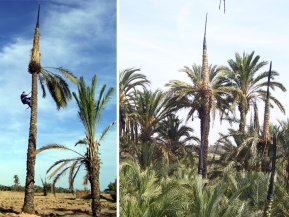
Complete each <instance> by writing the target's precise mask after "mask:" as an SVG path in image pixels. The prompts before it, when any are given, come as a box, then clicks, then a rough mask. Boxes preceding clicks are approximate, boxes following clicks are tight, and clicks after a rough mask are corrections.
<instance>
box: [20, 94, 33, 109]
mask: <svg viewBox="0 0 289 217" xmlns="http://www.w3.org/2000/svg"><path fill="white" fill-rule="evenodd" d="M29 94H30V93H25V91H23V92H22V94H21V96H20V99H21V102H22V103H23V104H27V105H29V107H30V108H31V97H28V95H29Z"/></svg>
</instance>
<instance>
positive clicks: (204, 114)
mask: <svg viewBox="0 0 289 217" xmlns="http://www.w3.org/2000/svg"><path fill="white" fill-rule="evenodd" d="M203 48H204V50H203V62H202V65H197V64H193V66H192V67H191V68H190V67H184V69H182V70H181V71H182V72H184V73H186V75H187V77H188V78H189V79H187V80H188V81H189V82H188V81H186V82H184V81H180V80H173V81H170V82H169V83H168V84H167V85H166V86H167V87H169V89H168V90H167V91H161V90H156V91H152V90H150V88H149V83H150V82H149V80H148V79H147V78H146V76H145V75H143V74H141V73H140V70H138V69H126V70H124V71H122V72H120V84H119V96H120V102H119V112H120V114H119V118H120V119H119V121H120V161H121V162H120V216H122V217H135V216H146V217H150V216H151V217H153V216H170V217H173V216H192V217H213V216H214V217H220V216H221V217H225V216H227V217H231V216H239V217H241V216H244V217H247V216H288V210H289V209H288V199H289V160H288V159H289V158H288V157H289V156H288V150H289V149H288V147H289V141H288V138H289V134H288V133H289V127H288V126H289V119H288V120H287V121H279V124H277V125H272V124H271V125H270V109H271V108H274V107H273V106H274V105H277V107H278V108H279V109H280V110H281V111H282V112H285V109H284V107H283V106H282V104H281V102H280V101H279V100H278V99H277V98H276V97H274V96H273V94H271V93H270V91H271V90H275V89H280V90H281V91H286V88H285V87H284V86H283V85H282V84H281V83H279V82H278V81H276V79H277V77H278V73H277V72H276V71H273V70H272V69H271V68H272V63H271V64H270V68H269V70H268V71H265V72H264V71H263V72H261V70H264V68H265V66H266V65H267V61H261V60H260V56H258V55H256V56H255V53H254V52H251V53H249V54H247V53H245V52H244V53H243V55H242V56H241V55H240V54H238V53H236V55H235V60H233V59H229V60H228V64H229V66H213V65H209V64H208V54H207V46H206V35H205V36H204V43H203ZM260 102H263V103H265V112H264V122H263V128H261V127H260V123H259V122H260V120H259V115H260V114H259V110H258V107H260ZM250 109H252V112H253V114H254V115H253V116H254V117H253V118H252V119H251V121H250V123H248V121H247V114H248V112H249V110H250ZM180 111H183V112H187V118H186V122H183V121H182V120H181V119H180V117H179V112H180ZM215 117H219V118H220V120H221V121H227V122H229V123H230V124H231V128H229V129H227V133H220V138H219V139H218V140H217V141H216V142H215V144H213V145H211V146H210V147H209V143H208V139H209V132H210V130H211V121H212V120H214V118H215ZM196 119H199V121H200V136H198V135H195V134H194V130H193V129H192V128H191V127H189V126H188V124H191V123H192V122H195V121H198V120H196ZM273 136H274V139H273Z"/></svg>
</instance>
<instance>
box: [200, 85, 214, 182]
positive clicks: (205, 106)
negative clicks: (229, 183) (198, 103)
mask: <svg viewBox="0 0 289 217" xmlns="http://www.w3.org/2000/svg"><path fill="white" fill-rule="evenodd" d="M211 106H212V90H211V88H210V87H209V86H208V85H204V87H203V90H202V108H201V114H200V116H201V146H202V147H201V148H200V154H199V155H200V156H202V158H203V162H202V163H203V168H202V175H203V178H204V179H206V178H207V176H208V147H209V132H210V121H211V118H210V111H211ZM199 163H201V158H199ZM200 168H201V166H200Z"/></svg>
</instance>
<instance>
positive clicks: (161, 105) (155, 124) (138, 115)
mask: <svg viewBox="0 0 289 217" xmlns="http://www.w3.org/2000/svg"><path fill="white" fill-rule="evenodd" d="M135 103H136V108H135V119H136V120H137V123H138V124H139V126H140V140H141V141H142V142H147V141H152V140H153V135H154V134H155V133H156V132H158V129H159V128H160V127H161V121H162V120H165V118H167V117H168V116H170V115H171V114H172V112H173V111H175V102H174V101H173V100H171V99H170V98H169V97H168V96H167V95H166V94H165V93H163V92H162V91H160V90H156V91H148V90H144V91H143V92H141V91H138V92H137V94H136V98H135Z"/></svg>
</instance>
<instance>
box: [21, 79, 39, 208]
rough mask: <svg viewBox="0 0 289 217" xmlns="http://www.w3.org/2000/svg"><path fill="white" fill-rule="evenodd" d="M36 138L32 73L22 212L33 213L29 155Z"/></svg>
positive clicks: (32, 162)
mask: <svg viewBox="0 0 289 217" xmlns="http://www.w3.org/2000/svg"><path fill="white" fill-rule="evenodd" d="M36 139H37V73H33V74H32V97H31V116H30V129H29V139H28V150H27V162H26V184H25V198H24V205H23V212H25V213H30V214H33V213H34V212H35V211H34V182H35V180H34V177H35V157H33V156H31V154H32V153H33V152H35V150H36Z"/></svg>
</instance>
